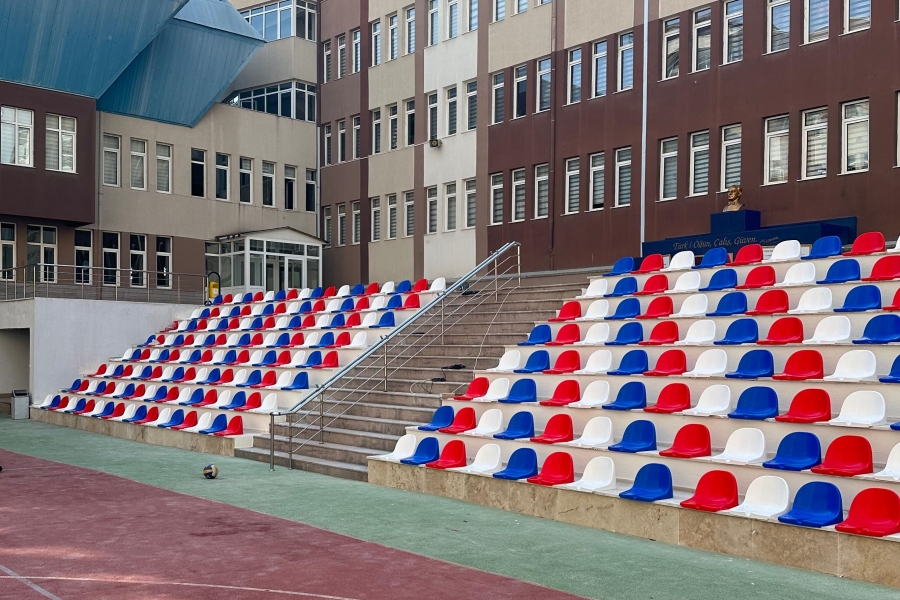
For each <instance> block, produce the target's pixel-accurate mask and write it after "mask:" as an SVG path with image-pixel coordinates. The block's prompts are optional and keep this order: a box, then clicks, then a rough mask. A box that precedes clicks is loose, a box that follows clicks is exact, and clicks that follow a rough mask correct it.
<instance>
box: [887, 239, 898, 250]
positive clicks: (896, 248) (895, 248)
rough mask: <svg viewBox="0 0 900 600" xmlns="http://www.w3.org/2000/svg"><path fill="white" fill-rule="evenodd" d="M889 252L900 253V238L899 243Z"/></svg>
mask: <svg viewBox="0 0 900 600" xmlns="http://www.w3.org/2000/svg"><path fill="white" fill-rule="evenodd" d="M888 252H900V238H897V241H896V243H895V244H894V247H893V248H891V249H890V250H888Z"/></svg>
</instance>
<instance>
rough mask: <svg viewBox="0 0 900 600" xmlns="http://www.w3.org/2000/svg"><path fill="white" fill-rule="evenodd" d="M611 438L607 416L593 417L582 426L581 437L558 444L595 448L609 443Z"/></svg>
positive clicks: (610, 428) (610, 427)
mask: <svg viewBox="0 0 900 600" xmlns="http://www.w3.org/2000/svg"><path fill="white" fill-rule="evenodd" d="M611 439H612V421H610V420H609V417H594V418H593V419H591V420H590V421H588V422H587V424H586V425H585V426H584V432H583V433H582V434H581V437H579V438H577V439H574V440H572V441H571V442H565V443H562V444H560V446H574V447H576V448H597V447H599V446H605V445H607V444H609V441H610V440H611Z"/></svg>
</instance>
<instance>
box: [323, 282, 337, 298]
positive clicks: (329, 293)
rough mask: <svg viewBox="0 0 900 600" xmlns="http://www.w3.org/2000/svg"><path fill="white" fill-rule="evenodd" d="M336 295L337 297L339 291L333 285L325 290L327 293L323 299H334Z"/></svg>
mask: <svg viewBox="0 0 900 600" xmlns="http://www.w3.org/2000/svg"><path fill="white" fill-rule="evenodd" d="M336 295H337V290H336V289H335V288H334V286H333V285H331V286H328V287H327V288H326V289H325V292H324V293H323V294H322V297H323V298H334V297H335V296H336Z"/></svg>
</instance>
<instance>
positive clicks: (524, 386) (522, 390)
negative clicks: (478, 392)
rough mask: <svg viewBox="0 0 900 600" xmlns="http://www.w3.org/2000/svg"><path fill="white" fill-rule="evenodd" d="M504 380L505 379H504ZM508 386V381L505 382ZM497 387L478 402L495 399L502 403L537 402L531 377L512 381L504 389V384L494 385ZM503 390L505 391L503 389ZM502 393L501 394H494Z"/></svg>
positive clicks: (535, 390) (535, 389) (534, 385)
mask: <svg viewBox="0 0 900 600" xmlns="http://www.w3.org/2000/svg"><path fill="white" fill-rule="evenodd" d="M504 381H506V380H504ZM506 385H507V386H508V383H506ZM495 387H497V388H498V389H495V390H494V391H488V393H487V394H486V395H485V396H484V397H483V398H479V399H478V401H479V402H484V401H493V400H497V401H498V402H502V403H503V404H522V403H523V402H537V384H535V382H534V380H533V379H519V380H517V381H515V382H513V384H512V387H510V388H508V390H507V389H506V387H505V386H504V385H498V386H495ZM504 390H505V391H504ZM500 393H503V396H501V397H499V398H497V397H496V396H497V395H499V394H500Z"/></svg>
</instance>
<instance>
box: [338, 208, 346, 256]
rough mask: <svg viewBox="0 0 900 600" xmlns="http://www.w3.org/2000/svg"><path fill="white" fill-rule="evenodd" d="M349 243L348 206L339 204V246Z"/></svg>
mask: <svg viewBox="0 0 900 600" xmlns="http://www.w3.org/2000/svg"><path fill="white" fill-rule="evenodd" d="M346 243H347V205H346V204H338V246H343V245H345V244H346Z"/></svg>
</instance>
